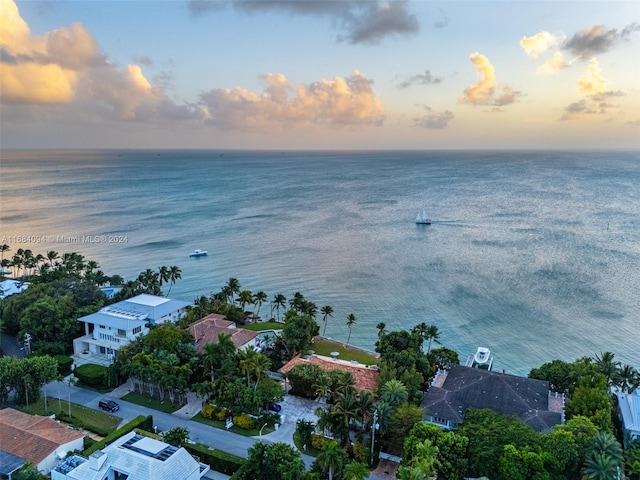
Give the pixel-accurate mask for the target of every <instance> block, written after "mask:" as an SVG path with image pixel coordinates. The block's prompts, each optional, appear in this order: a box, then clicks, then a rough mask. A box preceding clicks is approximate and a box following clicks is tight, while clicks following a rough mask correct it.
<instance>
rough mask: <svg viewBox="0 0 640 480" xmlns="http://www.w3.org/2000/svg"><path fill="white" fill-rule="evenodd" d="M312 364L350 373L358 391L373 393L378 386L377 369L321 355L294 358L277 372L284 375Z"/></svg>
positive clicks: (324, 368)
mask: <svg viewBox="0 0 640 480" xmlns="http://www.w3.org/2000/svg"><path fill="white" fill-rule="evenodd" d="M305 363H312V364H314V365H318V366H319V367H320V368H322V369H323V370H326V371H328V372H329V371H331V370H340V371H342V372H350V373H351V375H353V379H354V381H355V387H356V389H358V390H366V391H367V392H375V390H376V388H377V386H378V376H379V375H380V372H379V371H378V367H376V366H370V365H363V364H361V363H358V362H349V361H346V360H338V359H336V358H329V357H324V356H322V355H315V354H314V355H311V356H310V357H308V358H300V357H294V358H292V359H291V360H290V361H289V362H288V363H287V364H286V365H284V366H283V367H282V368H280V370H278V372H280V373H283V374H286V373H287V372H288V371H289V370H291V369H292V368H293V367H295V366H296V365H302V364H305Z"/></svg>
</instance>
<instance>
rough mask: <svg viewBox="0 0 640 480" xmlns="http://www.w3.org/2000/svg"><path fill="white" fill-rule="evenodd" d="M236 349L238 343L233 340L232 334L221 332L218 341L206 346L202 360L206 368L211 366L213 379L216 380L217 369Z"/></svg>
mask: <svg viewBox="0 0 640 480" xmlns="http://www.w3.org/2000/svg"><path fill="white" fill-rule="evenodd" d="M235 351H236V345H235V344H234V343H233V340H231V335H228V334H226V333H221V334H219V335H218V341H217V342H211V343H209V344H207V345H205V347H204V355H203V356H202V360H203V362H204V365H205V368H207V367H208V368H209V371H210V374H211V381H212V382H214V381H215V376H214V373H215V370H217V369H219V368H220V367H221V366H222V362H223V361H224V359H225V358H227V357H228V356H230V355H232V354H233V353H234V352H235Z"/></svg>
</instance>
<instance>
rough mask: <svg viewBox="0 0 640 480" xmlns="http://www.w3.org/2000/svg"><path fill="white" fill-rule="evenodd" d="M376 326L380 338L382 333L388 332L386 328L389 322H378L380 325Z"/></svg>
mask: <svg viewBox="0 0 640 480" xmlns="http://www.w3.org/2000/svg"><path fill="white" fill-rule="evenodd" d="M376 328H377V329H378V338H380V337H382V335H384V334H385V333H387V332H386V330H385V328H387V324H386V323H384V322H380V323H378V325H376Z"/></svg>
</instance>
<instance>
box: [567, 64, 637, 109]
mask: <svg viewBox="0 0 640 480" xmlns="http://www.w3.org/2000/svg"><path fill="white" fill-rule="evenodd" d="M608 83H609V81H608V80H606V79H605V78H604V77H603V76H602V74H601V72H600V66H599V63H598V60H597V59H596V58H592V59H591V61H590V62H589V64H588V65H587V69H586V71H585V73H584V74H583V75H582V76H581V77H580V78H579V79H578V85H577V87H578V93H580V94H581V95H583V97H584V98H582V99H581V100H579V101H577V102H573V103H570V104H569V105H568V106H567V107H566V108H565V109H564V113H563V116H562V118H561V120H573V119H577V118H581V117H584V116H589V115H604V114H606V113H608V111H609V110H610V109H612V108H617V107H618V105H617V104H615V103H613V100H614V99H615V98H616V97H623V96H625V94H624V93H623V92H621V91H619V90H607V84H608Z"/></svg>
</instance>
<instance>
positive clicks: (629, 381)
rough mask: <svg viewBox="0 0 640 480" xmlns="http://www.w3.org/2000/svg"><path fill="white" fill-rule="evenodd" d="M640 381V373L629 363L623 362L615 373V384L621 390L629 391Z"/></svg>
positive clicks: (636, 386)
mask: <svg viewBox="0 0 640 480" xmlns="http://www.w3.org/2000/svg"><path fill="white" fill-rule="evenodd" d="M639 383H640V374H639V373H638V371H637V370H636V369H635V368H633V367H632V366H631V365H628V364H625V365H623V366H622V367H620V369H619V370H618V373H617V374H616V384H617V386H619V387H620V389H621V390H622V391H623V392H626V393H631V392H633V391H634V390H635V389H636V388H638V384H639Z"/></svg>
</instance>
